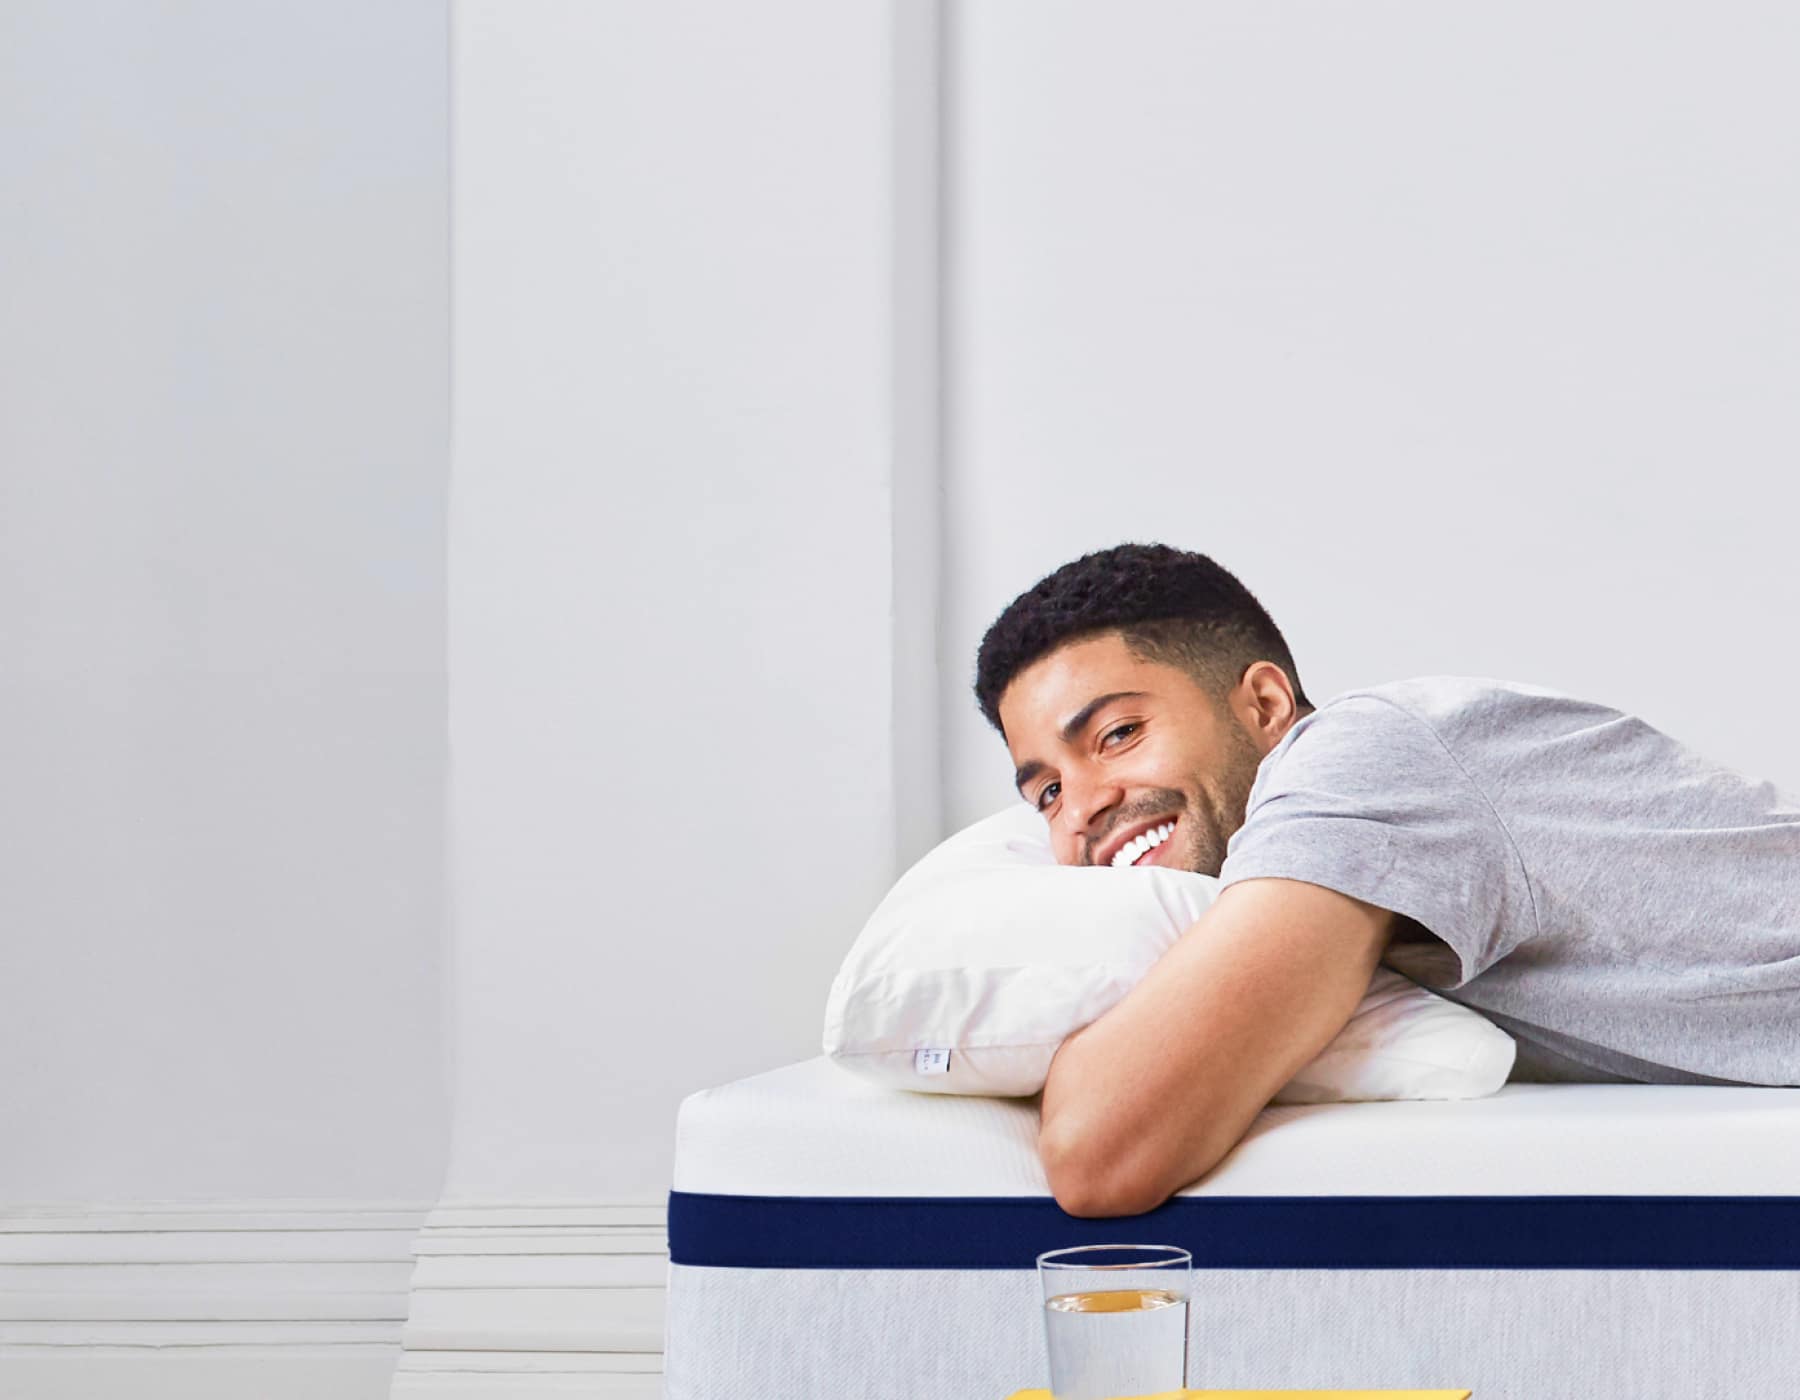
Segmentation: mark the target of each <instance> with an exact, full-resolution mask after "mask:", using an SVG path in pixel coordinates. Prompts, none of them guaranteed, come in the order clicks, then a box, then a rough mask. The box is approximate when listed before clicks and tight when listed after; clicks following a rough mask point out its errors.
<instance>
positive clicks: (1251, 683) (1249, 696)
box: [1231, 661, 1300, 752]
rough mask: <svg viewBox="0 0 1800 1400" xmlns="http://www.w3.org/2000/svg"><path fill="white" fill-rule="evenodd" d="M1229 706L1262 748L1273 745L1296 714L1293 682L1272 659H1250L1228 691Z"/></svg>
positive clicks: (1296, 702) (1298, 706) (1265, 749)
mask: <svg viewBox="0 0 1800 1400" xmlns="http://www.w3.org/2000/svg"><path fill="white" fill-rule="evenodd" d="M1231 710H1232V712H1233V713H1234V714H1236V715H1237V717H1238V720H1239V722H1240V723H1242V724H1243V725H1244V726H1245V727H1246V728H1247V729H1249V731H1250V732H1251V733H1252V734H1254V735H1255V736H1256V737H1257V739H1258V741H1259V742H1261V744H1262V746H1263V750H1264V752H1267V751H1268V750H1269V749H1272V748H1274V747H1275V745H1276V744H1277V743H1278V742H1279V741H1280V739H1281V736H1282V735H1283V734H1285V733H1287V731H1288V727H1289V726H1290V725H1291V724H1293V722H1294V721H1295V720H1296V719H1298V718H1299V715H1300V705H1299V702H1298V701H1296V700H1295V699H1294V684H1293V682H1292V681H1290V680H1289V679H1288V675H1287V672H1286V671H1284V670H1282V669H1281V667H1279V666H1277V665H1276V664H1275V663H1274V662H1273V661H1253V662H1251V663H1250V665H1249V666H1248V667H1247V668H1246V669H1245V671H1244V674H1243V678H1242V679H1241V680H1239V681H1238V683H1237V688H1236V689H1235V690H1233V691H1232V694H1231Z"/></svg>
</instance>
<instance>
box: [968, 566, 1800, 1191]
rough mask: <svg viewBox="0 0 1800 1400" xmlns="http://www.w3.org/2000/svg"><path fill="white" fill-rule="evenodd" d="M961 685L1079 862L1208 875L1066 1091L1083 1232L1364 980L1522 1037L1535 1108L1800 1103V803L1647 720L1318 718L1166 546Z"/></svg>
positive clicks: (1338, 712) (1333, 1020) (1209, 581)
mask: <svg viewBox="0 0 1800 1400" xmlns="http://www.w3.org/2000/svg"><path fill="white" fill-rule="evenodd" d="M975 690H976V696H977V699H978V700H979V701H980V704H981V707H982V712H983V713H984V714H985V715H986V717H987V719H988V721H989V722H990V723H991V724H993V725H994V726H995V728H997V729H998V730H999V731H1000V733H1001V735H1002V737H1003V738H1004V739H1005V740H1006V744H1007V747H1008V749H1009V750H1010V752H1011V754H1012V758H1013V762H1014V764H1015V767H1016V774H1017V782H1018V787H1019V792H1020V795H1021V796H1023V797H1024V799H1025V800H1026V801H1027V802H1029V803H1031V804H1032V806H1033V807H1035V808H1036V809H1037V810H1039V811H1040V812H1042V813H1043V815H1044V818H1045V820H1046V822H1047V823H1048V824H1049V832H1050V839H1051V843H1052V846H1053V847H1054V849H1055V852H1056V858H1057V860H1058V861H1059V862H1061V863H1062V864H1065V865H1114V866H1120V865H1126V864H1132V865H1144V864H1151V863H1155V864H1163V865H1172V866H1178V867H1180V868H1182V869H1186V870H1195V871H1200V872H1202V873H1205V874H1209V875H1216V876H1218V877H1219V879H1220V893H1219V897H1218V899H1217V901H1216V902H1215V903H1214V904H1213V906H1212V907H1211V908H1210V909H1209V910H1208V912H1207V914H1206V916H1205V917H1204V918H1202V919H1201V920H1200V921H1199V922H1198V923H1196V924H1195V925H1194V926H1193V928H1192V929H1190V930H1189V931H1188V933H1187V934H1185V935H1184V936H1183V937H1182V938H1181V939H1180V940H1179V941H1178V942H1177V943H1176V945H1175V946H1174V947H1173V948H1172V949H1170V951H1169V952H1168V953H1167V954H1166V955H1164V957H1163V958H1162V959H1161V960H1160V961H1158V962H1157V964H1156V965H1155V967H1153V968H1152V969H1151V971H1150V973H1149V975H1148V976H1146V977H1145V978H1144V980H1143V981H1142V982H1141V983H1140V984H1139V985H1138V986H1137V987H1135V988H1134V989H1133V990H1132V992H1131V993H1130V994H1129V995H1128V996H1127V997H1126V998H1125V999H1124V1000H1123V1001H1121V1002H1120V1003H1119V1004H1118V1005H1117V1006H1116V1007H1114V1008H1113V1009H1112V1010H1111V1011H1109V1012H1108V1013H1107V1014H1106V1015H1105V1016H1103V1017H1101V1018H1100V1019H1099V1020H1098V1021H1096V1022H1094V1023H1093V1024H1092V1025H1090V1026H1088V1027H1087V1028H1085V1029H1084V1030H1082V1031H1080V1032H1079V1033H1077V1034H1076V1035H1074V1036H1071V1037H1070V1038H1069V1039H1068V1040H1067V1041H1066V1042H1065V1043H1064V1044H1063V1046H1062V1048H1061V1049H1060V1050H1059V1051H1058V1053H1057V1055H1056V1058H1055V1060H1054V1061H1053V1062H1052V1064H1051V1068H1050V1076H1049V1080H1048V1082H1047V1083H1046V1085H1045V1088H1044V1098H1043V1121H1042V1127H1041V1129H1040V1135H1039V1149H1040V1152H1041V1154H1042V1156H1043V1160H1044V1165H1045V1169H1046V1171H1047V1172H1048V1174H1049V1178H1050V1184H1051V1189H1052V1191H1053V1192H1054V1194H1055V1196H1056V1199H1057V1200H1058V1201H1059V1202H1060V1203H1061V1204H1062V1205H1063V1207H1064V1208H1065V1209H1067V1210H1069V1211H1070V1212H1071V1213H1073V1214H1076V1215H1124V1214H1135V1213H1137V1212H1140V1211H1144V1210H1148V1209H1150V1208H1152V1207H1154V1206H1156V1205H1158V1204H1160V1203H1161V1202H1162V1201H1163V1200H1164V1199H1166V1198H1167V1197H1168V1196H1169V1195H1170V1194H1172V1193H1173V1192H1175V1191H1177V1190H1179V1189H1180V1188H1181V1187H1182V1186H1185V1185H1187V1184H1188V1183H1189V1182H1191V1181H1193V1180H1195V1179H1197V1178H1198V1177H1200V1176H1202V1175H1203V1174H1205V1173H1206V1172H1207V1171H1208V1170H1210V1169H1211V1168H1212V1167H1213V1165H1214V1164H1215V1163H1217V1162H1218V1161H1219V1160H1220V1159H1221V1158H1222V1157H1223V1156H1224V1155H1225V1154H1226V1153H1227V1152H1228V1151H1230V1150H1231V1148H1232V1146H1233V1145H1235V1144H1236V1142H1237V1141H1238V1139H1239V1138H1240V1137H1241V1136H1242V1135H1243V1133H1244V1131H1245V1130H1246V1129H1247V1128H1248V1127H1249V1125H1250V1123H1251V1121H1252V1120H1253V1119H1254V1118H1255V1116H1256V1115H1257V1113H1258V1112H1260V1111H1261V1109H1262V1108H1263V1107H1264V1105H1266V1104H1267V1103H1268V1101H1269V1099H1270V1098H1272V1097H1273V1096H1274V1094H1275V1092H1276V1091H1277V1090H1278V1089H1279V1088H1280V1087H1281V1086H1282V1085H1283V1084H1284V1083H1286V1082H1287V1080H1288V1079H1289V1078H1290V1077H1291V1076H1292V1075H1293V1074H1294V1073H1295V1072H1297V1071H1298V1070H1299V1069H1300V1068H1301V1067H1302V1066H1303V1065H1305V1064H1306V1063H1307V1062H1308V1061H1310V1060H1311V1059H1312V1058H1313V1057H1314V1056H1315V1055H1317V1054H1318V1053H1319V1051H1320V1050H1322V1049H1323V1048H1324V1047H1325V1045H1326V1044H1327V1043H1328V1042H1329V1041H1330V1040H1331V1039H1332V1037H1333V1036H1335V1035H1336V1034H1337V1032H1338V1031H1339V1030H1341V1029H1342V1028H1343V1026H1344V1025H1345V1023H1346V1022H1347V1021H1348V1020H1349V1018H1350V1016H1351V1014H1352V1013H1353V1012H1354V1010H1355V1009H1356V1006H1357V1004H1358V1002H1359V1001H1360V1000H1361V998H1362V996H1363V993H1364V991H1365V990H1366V989H1367V986H1368V982H1369V978H1370V976H1371V975H1372V974H1373V972H1374V970H1375V967H1376V965H1377V963H1378V962H1385V963H1387V964H1388V965H1389V966H1391V967H1393V968H1395V969H1396V970H1398V971H1400V972H1402V973H1404V974H1405V975H1407V976H1408V977H1411V978H1412V979H1413V980H1414V981H1417V982H1419V983H1420V984H1422V985H1424V986H1428V987H1431V988H1432V989H1434V990H1438V991H1442V992H1444V993H1446V994H1447V995H1449V996H1450V998H1451V999H1452V1000H1454V1001H1458V1002H1461V1003H1463V1004H1464V1005H1467V1006H1470V1007H1473V1008H1474V1009H1475V1010H1477V1011H1479V1012H1481V1013H1482V1014H1483V1015H1484V1016H1486V1017H1487V1018H1488V1019H1490V1020H1492V1021H1493V1022H1495V1023H1496V1024H1497V1025H1499V1026H1501V1027H1502V1028H1503V1029H1505V1030H1506V1031H1508V1032H1509V1033H1511V1035H1512V1036H1513V1037H1514V1039H1515V1040H1516V1041H1517V1042H1518V1047H1519V1054H1518V1061H1517V1067H1516V1068H1515V1070H1514V1074H1513V1077H1514V1078H1515V1079H1518V1078H1523V1079H1535V1080H1556V1079H1576V1080H1602V1081H1619V1082H1648V1083H1684V1084H1718V1083H1737V1084H1785V1085H1792V1084H1800V803H1795V802H1794V801H1792V800H1789V799H1786V798H1784V797H1783V796H1782V795H1781V794H1780V793H1778V792H1777V791H1776V790H1775V788H1774V787H1773V786H1772V785H1770V784H1768V783H1760V784H1759V783H1754V782H1751V781H1750V780H1748V779H1747V778H1744V777H1742V776H1741V775H1739V774H1737V773H1735V772H1733V771H1732V770H1730V769H1728V768H1725V767H1723V766H1721V765H1719V764H1716V763H1712V762H1709V761H1708V760H1706V759H1704V758H1701V757H1700V756H1699V755H1697V754H1695V753H1693V752H1691V751H1690V750H1688V749H1685V748H1683V747H1682V746H1681V745H1680V744H1678V743H1676V742H1675V741H1674V740H1672V739H1670V738H1668V737H1667V736H1666V735H1663V734H1661V733H1659V732H1657V731H1656V730H1654V729H1652V728H1651V727H1650V726H1649V725H1647V724H1645V723H1644V722H1643V721H1641V720H1638V719H1634V718H1632V717H1630V716H1628V715H1625V714H1621V713H1620V712H1618V711H1616V710H1611V709H1607V708H1605V707H1604V706H1600V705H1594V704H1588V703H1585V702H1582V701H1578V700H1573V699H1569V698H1567V697H1564V696H1560V695H1556V694H1554V693H1552V692H1550V691H1547V690H1542V689H1539V688H1536V687H1532V686H1524V685H1514V684H1509V683H1506V682H1501V681H1490V680H1473V679H1465V678H1454V677H1426V678H1423V679H1417V680H1410V681H1401V682H1397V683H1394V684H1391V685H1383V686H1377V687H1375V688H1373V689H1369V690H1361V691H1351V692H1348V693H1346V694H1344V695H1340V696H1337V697H1335V698H1333V699H1331V700H1329V701H1327V702H1326V703H1325V704H1324V705H1323V706H1322V707H1315V706H1314V705H1313V704H1312V703H1311V702H1310V701H1309V700H1308V699H1307V698H1306V693H1305V691H1304V690H1303V689H1302V688H1301V685H1300V677H1299V672H1298V670H1297V668H1296V667H1295V665H1294V660H1293V657H1292V656H1291V654H1290V653H1289V651H1288V647H1287V644H1286V642H1285V641H1283V640H1282V637H1281V633H1280V632H1279V631H1278V630H1277V629H1276V627H1275V624H1274V622H1273V621H1272V620H1271V619H1270V617H1269V615H1268V613H1267V612H1265V611H1264V610H1263V608H1262V606H1261V605H1260V604H1258V603H1257V601H1256V599H1255V598H1254V597H1252V596H1251V594H1250V593H1249V591H1248V590H1246V589H1245V588H1244V586H1243V585H1242V584H1241V583H1239V582H1238V580H1237V579H1236V578H1235V577H1233V576H1232V575H1231V574H1230V573H1228V572H1226V571H1225V570H1224V569H1222V568H1220V567H1219V566H1218V565H1217V564H1215V563H1214V562H1213V561H1212V560H1211V559H1209V558H1208V557H1206V556H1205V555H1203V554H1191V553H1185V552H1183V551H1179V550H1175V549H1170V548H1167V547H1166V546H1162V545H1121V546H1119V547H1118V548H1116V549H1109V550H1103V551H1101V552H1098V553H1095V554H1089V555H1086V556H1084V557H1083V558H1081V559H1078V560H1076V561H1075V562H1073V563H1071V564H1067V565H1065V566H1064V567H1062V568H1060V569H1058V570H1057V571H1056V572H1055V573H1053V574H1051V575H1049V576H1048V577H1047V578H1045V579H1043V580H1042V581H1041V582H1039V583H1038V584H1037V585H1035V586H1034V587H1033V588H1031V589H1030V590H1029V591H1027V592H1026V593H1024V594H1022V595H1020V596H1019V597H1018V598H1017V599H1015V600H1014V601H1013V603H1012V604H1011V605H1010V606H1009V607H1008V608H1007V609H1006V611H1005V612H1004V613H1002V614H1001V616H1000V618H999V619H998V620H997V621H996V622H995V623H994V625H993V626H992V627H991V628H990V629H989V630H988V633H987V635H986V637H985V638H984V639H983V641H982V644H981V650H980V656H979V660H978V663H977V674H976V683H975Z"/></svg>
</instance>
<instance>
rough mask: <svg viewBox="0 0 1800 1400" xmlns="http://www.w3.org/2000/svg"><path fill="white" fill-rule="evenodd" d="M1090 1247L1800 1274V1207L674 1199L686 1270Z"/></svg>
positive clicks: (1322, 1265) (1256, 1260)
mask: <svg viewBox="0 0 1800 1400" xmlns="http://www.w3.org/2000/svg"><path fill="white" fill-rule="evenodd" d="M1075 1244H1174V1245H1180V1246H1182V1247H1183V1248H1185V1249H1187V1250H1189V1251H1190V1252H1191V1253H1192V1254H1193V1256H1194V1266H1195V1267H1196V1268H1202V1269H1800V1196H1204V1197H1188V1198H1177V1199H1175V1200H1172V1201H1168V1202H1166V1203H1165V1204H1163V1205H1161V1206H1159V1207H1158V1208H1157V1209H1155V1210H1153V1211H1150V1212H1149V1213H1148V1214H1145V1215H1134V1216H1130V1217H1125V1218H1121V1219H1115V1220H1081V1219H1077V1218H1076V1217H1074V1216H1072V1215H1067V1214H1065V1213H1064V1212H1063V1211H1062V1210H1061V1208H1060V1207H1058V1206H1057V1204H1056V1202H1055V1201H1053V1200H1051V1199H1049V1198H1048V1197H1031V1196H1025V1197H1017V1196H992V1197H980V1196H978V1197H968V1196H961V1197H956V1196H882V1197H855V1196H727V1195H711V1194H703V1193H698V1192H691V1191H672V1192H670V1193H669V1258H670V1262H671V1263H675V1264H687V1265H710V1266H714V1267H728V1268H740V1269H1028V1268H1031V1267H1033V1264H1034V1261H1035V1259H1036V1256H1037V1255H1038V1254H1040V1253H1041V1252H1043V1251H1044V1250H1047V1249H1058V1248H1061V1247H1062V1246H1065V1245H1075Z"/></svg>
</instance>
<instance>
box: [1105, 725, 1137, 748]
mask: <svg viewBox="0 0 1800 1400" xmlns="http://www.w3.org/2000/svg"><path fill="white" fill-rule="evenodd" d="M1136 728H1137V725H1136V724H1121V725H1116V726H1115V727H1113V728H1112V729H1109V730H1107V731H1106V737H1105V738H1103V739H1102V740H1101V741H1100V742H1101V743H1102V744H1104V743H1105V742H1106V740H1107V739H1110V738H1112V737H1113V736H1114V735H1116V734H1129V733H1130V732H1131V731H1132V730H1134V729H1136Z"/></svg>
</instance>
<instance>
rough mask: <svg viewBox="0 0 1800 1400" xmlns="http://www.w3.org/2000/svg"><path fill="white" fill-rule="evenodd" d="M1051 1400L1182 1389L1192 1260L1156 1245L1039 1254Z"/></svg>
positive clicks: (1110, 1399)
mask: <svg viewBox="0 0 1800 1400" xmlns="http://www.w3.org/2000/svg"><path fill="white" fill-rule="evenodd" d="M1037 1262H1038V1278H1039V1280H1040V1281H1041V1282H1042V1283H1043V1285H1044V1342H1045V1345H1046V1347H1047V1348H1048V1350H1049V1352H1050V1390H1051V1392H1052V1394H1054V1395H1055V1397H1056V1400H1114V1397H1117V1396H1128V1395H1154V1394H1156V1393H1158V1392H1159V1391H1165V1390H1180V1389H1182V1388H1183V1387H1185V1386H1186V1385H1187V1328H1188V1288H1189V1281H1190V1279H1191V1277H1192V1272H1193V1264H1194V1260H1193V1256H1192V1255H1190V1254H1189V1253H1188V1252H1187V1251H1186V1250H1185V1249H1177V1248H1175V1247H1174V1246H1173V1245H1163V1244H1089V1245H1081V1246H1078V1247H1077V1248H1074V1249H1053V1250H1051V1251H1050V1252H1049V1253H1048V1254H1040V1255H1038V1261H1037Z"/></svg>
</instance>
